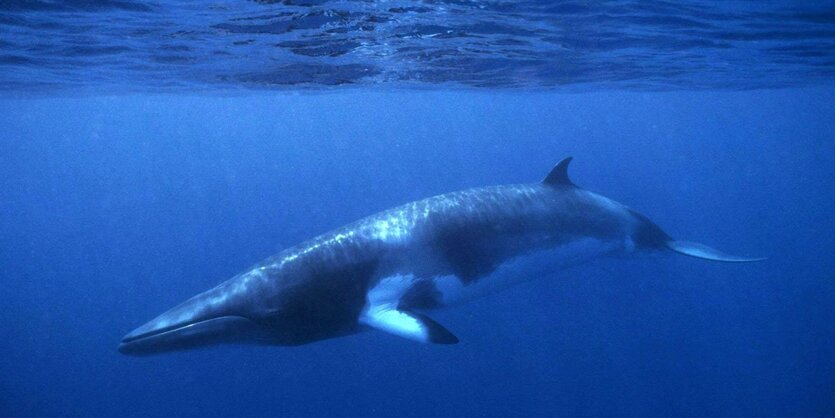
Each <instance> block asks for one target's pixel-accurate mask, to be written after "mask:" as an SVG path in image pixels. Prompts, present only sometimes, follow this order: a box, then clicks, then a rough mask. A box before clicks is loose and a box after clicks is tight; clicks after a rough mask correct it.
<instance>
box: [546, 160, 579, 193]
mask: <svg viewBox="0 0 835 418" xmlns="http://www.w3.org/2000/svg"><path fill="white" fill-rule="evenodd" d="M571 158H572V157H567V158H565V159H563V160H562V161H560V162H558V163H557V165H556V166H554V168H553V169H552V170H551V172H550V173H548V176H546V177H545V179H544V180H542V182H543V183H545V184H549V185H551V186H573V185H574V183H572V182H571V179H570V178H568V164H570V163H571Z"/></svg>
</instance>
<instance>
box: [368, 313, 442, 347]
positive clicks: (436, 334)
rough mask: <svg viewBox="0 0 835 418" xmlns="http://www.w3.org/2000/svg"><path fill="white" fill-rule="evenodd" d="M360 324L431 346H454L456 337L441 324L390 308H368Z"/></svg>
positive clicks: (418, 315)
mask: <svg viewBox="0 0 835 418" xmlns="http://www.w3.org/2000/svg"><path fill="white" fill-rule="evenodd" d="M360 322H361V323H363V324H365V325H368V326H369V327H372V328H375V329H378V330H380V331H385V332H388V333H390V334H394V335H397V336H400V337H403V338H408V339H410V340H414V341H419V342H422V343H433V344H455V343H457V342H458V337H456V336H455V335H453V334H452V333H451V332H449V330H447V329H446V328H444V327H443V326H442V325H441V324H439V323H437V322H435V321H433V320H432V319H431V318H429V317H427V316H425V315H421V314H419V313H414V312H407V311H401V310H398V309H396V308H394V307H391V306H386V305H383V306H375V307H370V308H368V309H367V310H366V311H365V312H363V314H362V315H361V316H360Z"/></svg>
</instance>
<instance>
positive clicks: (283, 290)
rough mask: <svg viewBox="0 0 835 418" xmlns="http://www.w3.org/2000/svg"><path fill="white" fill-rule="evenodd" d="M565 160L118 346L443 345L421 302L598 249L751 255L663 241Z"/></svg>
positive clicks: (281, 270) (192, 302)
mask: <svg viewBox="0 0 835 418" xmlns="http://www.w3.org/2000/svg"><path fill="white" fill-rule="evenodd" d="M570 162H571V158H570V157H569V158H566V159H564V160H562V161H561V162H559V163H558V164H557V165H556V166H555V167H554V169H553V170H552V171H551V172H550V173H549V174H548V175H547V176H546V177H545V179H544V180H542V181H541V182H539V183H534V184H519V185H501V186H491V187H483V188H476V189H471V190H464V191H458V192H453V193H447V194H443V195H439V196H435V197H430V198H428V199H424V200H419V201H415V202H412V203H408V204H405V205H403V206H400V207H396V208H393V209H389V210H386V211H383V212H379V213H377V214H375V215H371V216H369V217H367V218H364V219H361V220H359V221H356V222H354V223H351V224H348V225H345V226H343V227H341V228H338V229H336V230H333V231H331V232H328V233H325V234H323V235H320V236H318V237H316V238H313V239H311V240H309V241H306V242H303V243H301V244H298V245H296V246H294V247H291V248H288V249H286V250H284V251H282V252H280V253H278V254H277V255H275V256H273V257H271V258H268V259H266V260H264V261H263V262H261V263H259V264H257V265H256V266H254V267H253V268H252V269H250V270H249V271H246V272H244V273H241V274H238V275H237V276H235V277H233V278H231V279H229V280H228V281H226V282H224V283H221V284H220V285H219V286H217V287H215V288H213V289H211V290H208V291H206V292H203V293H201V294H198V295H197V296H194V297H192V298H191V299H189V300H187V301H185V302H183V303H182V304H180V305H178V306H176V307H174V308H172V309H171V310H169V311H167V312H165V313H163V314H162V315H160V316H158V317H157V318H155V319H153V320H151V321H150V322H148V323H146V324H145V325H142V326H140V327H139V328H136V329H135V330H133V331H132V332H130V333H129V334H127V335H126V336H125V337H124V338H123V339H122V341H121V344H120V345H119V351H120V352H122V353H124V354H131V355H147V354H155V353H163V352H169V351H175V350H185V349H191V348H197V347H205V346H209V345H215V344H221V343H250V344H265V345H301V344H307V343H311V342H314V341H318V340H323V339H328V338H334V337H341V336H347V335H351V334H355V333H359V332H362V331H365V330H379V331H384V332H387V333H390V334H393V335H396V336H399V337H403V338H407V339H410V340H415V341H419V342H424V343H436V344H454V343H457V342H458V338H457V337H456V336H455V334H453V333H452V332H451V331H450V330H448V329H447V328H445V327H444V326H443V325H441V324H439V323H438V322H435V321H434V320H433V319H432V318H430V317H429V316H427V313H428V312H431V311H432V310H434V309H438V308H443V307H448V306H454V305H457V304H460V303H463V302H466V301H468V300H471V299H472V298H475V297H478V296H481V295H485V294H487V293H490V292H495V291H497V290H501V289H503V288H506V287H508V286H511V285H513V284H516V283H520V282H523V281H527V280H532V279H537V278H541V277H545V276H551V275H553V274H554V273H556V272H559V271H560V270H561V269H564V268H566V267H570V266H574V265H577V264H579V263H583V262H586V261H589V260H593V259H595V258H599V257H605V256H616V255H627V254H633V253H639V252H651V251H665V250H666V251H671V252H675V253H679V254H684V255H688V256H692V257H697V258H701V259H705V260H712V261H723V262H750V261H759V260H762V259H760V258H746V257H739V256H734V255H729V254H725V253H722V252H720V251H717V250H715V249H713V248H710V247H708V246H706V245H703V244H697V243H693V242H687V241H678V240H674V239H673V238H671V237H670V236H669V235H667V233H665V232H664V231H663V230H662V229H661V228H660V227H658V226H657V225H656V224H654V223H653V222H652V221H650V220H649V219H648V218H647V217H646V216H644V215H642V214H640V213H638V212H636V211H634V210H632V209H630V208H628V207H626V206H624V205H622V204H620V203H617V202H615V201H613V200H611V199H608V198H606V197H603V196H601V195H598V194H595V193H592V192H590V191H588V190H585V189H583V188H580V187H578V186H576V185H574V183H573V182H572V181H571V180H570V179H569V177H568V165H569V163H570Z"/></svg>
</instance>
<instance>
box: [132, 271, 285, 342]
mask: <svg viewBox="0 0 835 418" xmlns="http://www.w3.org/2000/svg"><path fill="white" fill-rule="evenodd" d="M236 282H237V283H236ZM241 282H242V281H241V280H235V279H233V280H231V281H229V282H226V283H224V284H221V285H220V286H218V287H216V288H214V289H211V290H209V291H207V292H204V293H201V294H199V295H197V296H194V297H193V298H191V299H189V300H187V301H185V302H183V303H181V304H180V305H178V306H176V307H174V308H172V309H170V310H168V311H167V312H165V313H163V314H162V315H159V316H157V317H156V318H154V319H153V320H151V321H149V322H147V323H145V324H144V325H142V326H140V327H139V328H136V329H135V330H133V331H131V332H130V333H128V334H127V335H125V336H124V338H122V341H121V343H120V344H119V351H120V352H121V353H123V354H129V355H149V354H157V353H164V352H169V351H178V350H186V349H192V348H198V347H204V346H210V345H216V344H220V343H254V344H258V343H269V342H270V341H271V340H272V339H273V338H274V334H275V333H274V331H273V328H272V327H270V326H268V324H267V323H265V321H264V319H263V318H264V315H263V313H262V312H260V311H259V310H258V309H256V308H255V307H254V306H253V304H252V303H251V301H250V300H249V299H250V298H249V297H248V296H247V295H248V294H249V292H243V291H241V290H238V289H235V286H239V287H240V286H242V283H241Z"/></svg>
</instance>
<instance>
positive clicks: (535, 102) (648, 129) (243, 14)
mask: <svg viewBox="0 0 835 418" xmlns="http://www.w3.org/2000/svg"><path fill="white" fill-rule="evenodd" d="M267 3H271V2H264V3H260V2H259V3H248V2H226V3H212V4H213V6H212V7H206V6H199V7H201V9H199V10H198V9H197V8H198V6H196V5H193V4H187V3H185V2H184V3H180V2H170V3H165V4H163V3H147V4H145V3H142V4H139V3H128V2H120V1H111V2H85V1H65V2H45V1H41V2H4V3H2V5H0V51H2V52H0V54H2V55H3V56H4V57H5V58H3V59H2V60H0V88H2V90H0V280H2V282H0V289H1V290H0V300H1V301H2V303H0V311H2V315H0V330H2V337H3V338H2V343H0V416H3V417H12V416H27V417H28V416H78V417H91V416H103V417H110V416H137V417H140V416H141V417H147V416H184V417H189V416H195V417H197V416H200V417H204V416H235V417H246V416H251V417H262V416H312V417H322V416H380V417H388V416H406V417H436V416H454V417H458V416H490V417H492V416H496V417H506V416H518V417H530V416H693V417H704V416H735V417H736V416H746V417H764V416H773V417H785V416H804V417H807V416H808V417H818V416H835V327H833V324H835V258H833V254H835V234H833V231H835V216H833V214H835V106H833V103H835V83H833V77H832V76H833V73H832V69H833V66H834V65H835V61H833V50H834V49H833V48H832V47H833V43H835V34H833V32H832V31H833V29H832V27H833V20H835V19H833V12H832V10H835V8H833V7H829V8H827V5H825V4H823V3H814V4H810V5H805V6H798V5H796V4H794V3H792V2H786V3H784V4H783V5H780V4H778V3H768V4H767V5H760V4H759V3H753V4H752V3H749V2H741V3H736V2H733V3H723V5H722V6H713V5H711V4H710V3H696V2H685V3H664V2H654V3H643V2H642V3H633V2H613V3H607V4H606V5H600V6H589V5H588V4H586V3H584V2H583V3H581V2H577V3H573V2H568V3H559V4H557V3H554V4H544V3H536V2H475V1H456V2H441V1H427V2H400V1H397V2H385V3H382V2H349V1H341V2H329V1H301V2H295V1H294V2H289V1H286V2H275V3H272V4H267ZM810 3H811V2H810ZM646 4H649V6H646ZM322 9H328V10H332V11H331V12H322ZM343 9H344V10H351V12H350V13H348V14H347V15H346V16H343V15H340V14H338V13H337V14H334V13H335V12H333V10H343ZM372 12H373V13H372ZM317 13H319V14H317ZM316 16H319V17H318V18H317V17H316ZM323 16H324V17H323ZM334 16H337V17H334ZM377 20H379V21H377ZM685 20H686V21H685ZM364 22H365V23H364ZM367 22H372V23H373V25H372V26H373V27H371V28H364V27H362V25H365V24H370V23H367ZM435 26H437V27H435ZM479 28H480V29H479ZM446 31H452V32H446ZM131 34H133V35H132V36H131ZM445 34H446V35H445ZM625 34H630V35H629V36H625ZM722 34H724V35H722ZM769 34H770V35H769ZM780 34H781V35H780ZM55 35H60V36H55ZM604 35H605V36H604ZM561 36H562V38H560V37H561ZM551 37H557V38H560V39H561V40H560V41H556V40H554V41H553V42H551V43H549V42H548V41H547V39H550V38H551ZM324 38H327V40H323V39H324ZM566 39H573V43H571V42H568V41H566ZM688 39H689V40H690V41H692V42H690V41H687V40H688ZM249 40H251V41H249ZM517 41H518V42H517ZM236 42H238V44H236ZM293 42H299V43H293ZM688 42H690V43H688ZM354 44H359V45H354ZM481 44H484V47H485V48H486V50H484V51H473V50H472V49H477V48H478V46H479V45H481ZM719 44H721V45H720V46H717V45H719ZM73 45H74V46H73ZM166 45H168V46H171V47H172V48H174V49H170V50H167V49H166V48H165V47H164V46H166ZM177 45H179V46H177ZM711 45H713V46H711ZM384 47H386V48H391V50H392V51H394V52H392V53H391V54H387V53H384V50H385V48H384ZM216 51H226V53H215V52H216ZM381 51H383V52H381ZM164 56H171V57H179V58H176V59H175V58H171V59H170V60H169V61H166V59H165V58H160V59H156V58H154V57H164ZM641 56H645V57H647V60H639V59H638V58H637V57H641ZM696 56H698V57H699V59H697V60H693V59H691V58H693V57H696ZM13 57H17V58H13ZM555 62H559V63H562V64H563V65H560V66H557V65H554V63H555ZM544 87H547V88H544ZM568 155H572V156H574V158H575V159H574V162H573V163H572V179H573V180H574V181H575V183H577V184H578V185H580V186H582V187H585V188H588V189H590V190H593V191H596V192H598V193H601V194H603V195H605V196H608V197H611V198H613V199H615V200H617V201H620V202H623V203H625V204H627V205H629V206H631V207H633V208H635V209H636V210H639V211H641V212H642V213H644V214H646V215H647V216H648V217H649V218H651V219H652V220H653V221H655V222H656V223H658V224H659V225H661V226H662V227H663V228H664V229H665V230H666V231H667V232H669V233H670V234H671V235H673V236H675V237H677V238H681V239H687V240H694V241H700V242H704V243H706V244H708V245H711V246H715V247H716V248H720V249H722V250H724V251H727V252H730V253H735V254H741V255H750V256H767V257H769V258H768V260H767V261H765V262H762V263H755V264H739V265H736V264H718V263H710V262H706V261H701V260H696V259H693V258H688V257H683V256H676V255H655V256H648V257H636V258H629V259H606V260H600V261H598V262H595V263H592V264H589V265H585V266H582V267H578V268H575V269H573V270H570V271H566V272H564V273H562V274H560V275H558V276H557V277H555V278H548V279H545V280H533V281H531V282H529V283H526V284H523V285H521V286H518V287H515V288H513V289H511V290H508V291H506V292H504V293H499V294H496V295H492V296H489V297H486V298H484V299H480V300H477V301H475V302H473V303H471V304H469V305H466V306H463V307H460V308H455V309H450V310H446V311H439V312H437V313H432V317H433V318H434V319H435V320H437V321H438V322H440V323H442V324H443V325H444V326H445V327H447V328H449V329H450V330H452V331H453V332H454V333H455V334H456V335H457V336H458V337H459V338H460V340H461V342H460V343H459V344H457V345H452V346H437V345H423V344H418V343H415V342H412V341H408V340H405V339H401V338H398V337H395V336H391V335H387V334H384V333H380V332H367V333H363V334H359V335H355V336H350V337H345V338H338V339H333V340H327V341H322V342H318V343H314V344H310V345H304V346H299V347H259V346H219V347H213V348H207V349H201V350H194V351H186V352H178V353H172V354H166V355H160V356H154V357H128V356H124V355H121V354H119V353H118V352H117V350H116V348H117V345H118V343H119V341H120V339H121V337H122V336H123V335H125V334H126V333H127V332H129V331H130V330H132V329H133V328H135V327H136V326H138V325H141V324H142V323H144V322H145V321H147V320H149V319H151V318H152V317H154V316H155V315H157V314H159V313H161V312H162V311H164V310H166V309H168V308H170V307H171V306H173V305H175V304H177V303H179V302H181V301H183V300H184V299H186V298H188V297H190V296H192V295H194V294H196V293H198V292H200V291H203V290H206V289H208V288H210V287H212V286H214V285H215V284H217V283H219V282H221V281H223V280H225V279H227V278H229V277H231V276H233V275H234V274H236V273H239V272H241V271H243V270H245V269H246V268H248V267H249V266H251V265H252V264H254V263H256V262H258V261H260V260H261V259H263V258H266V257H268V256H270V255H272V254H274V253H276V252H278V251H280V250H281V249H283V248H286V247H288V246H291V245H293V244H296V243H298V242H299V241H302V240H304V239H307V238H310V237H312V236H314V235H317V234H319V233H322V232H325V231H328V230H330V229H332V228H335V227H338V226H341V225H343V224H345V223H348V222H351V221H353V220H356V219H358V218H360V217H362V216H365V215H368V214H371V213H374V212H376V211H379V210H383V209H386V208H389V207H391V206H394V205H398V204H401V203H404V202H408V201H411V200H415V199H419V198H423V197H426V196H430V195H434V194H439V193H444V192H448V191H453V190H458V189H462V188H468V187H477V186H483V185H491V184H502V183H521V182H534V181H539V180H540V179H541V178H543V177H544V176H545V175H546V174H547V172H548V170H549V169H550V168H551V167H552V166H553V164H554V163H555V162H557V161H558V160H559V159H561V158H563V157H565V156H568Z"/></svg>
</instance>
